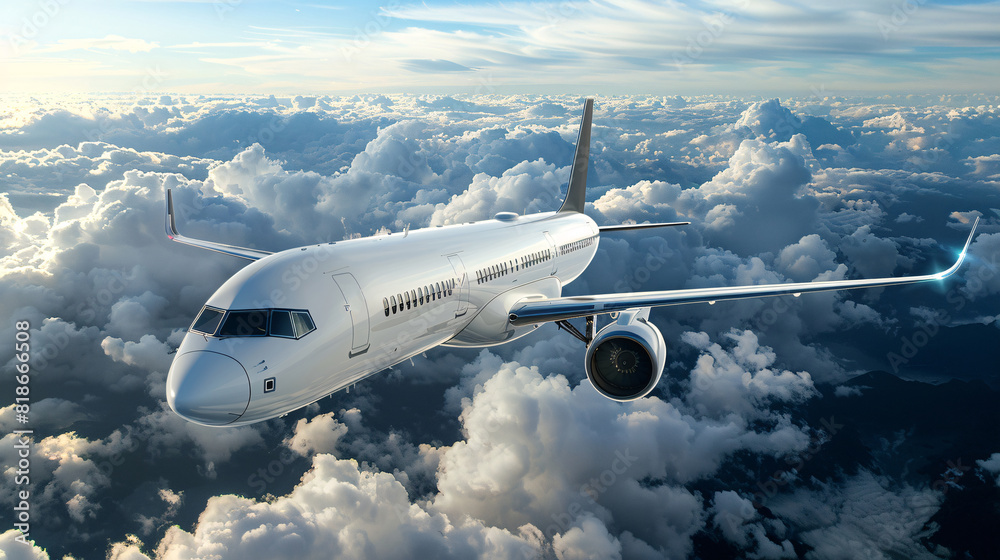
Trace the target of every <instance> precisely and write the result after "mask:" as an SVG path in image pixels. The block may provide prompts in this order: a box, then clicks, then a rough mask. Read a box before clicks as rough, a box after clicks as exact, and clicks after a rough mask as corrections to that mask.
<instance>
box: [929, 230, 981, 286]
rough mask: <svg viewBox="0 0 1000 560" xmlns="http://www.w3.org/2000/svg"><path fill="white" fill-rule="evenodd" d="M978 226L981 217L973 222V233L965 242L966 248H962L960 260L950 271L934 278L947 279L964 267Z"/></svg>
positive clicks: (971, 232)
mask: <svg viewBox="0 0 1000 560" xmlns="http://www.w3.org/2000/svg"><path fill="white" fill-rule="evenodd" d="M978 225H979V216H976V221H974V222H972V231H970V232H969V238H968V239H966V240H965V247H962V252H961V253H960V254H959V255H958V260H957V261H955V264H953V265H951V268H949V269H948V270H942V271H941V272H938V273H937V274H935V275H934V276H936V277H938V278H941V279H943V278H947V277H949V276H951V275H952V274H955V271H956V270H958V269H959V268H960V267H961V266H962V263H963V262H965V256H966V255H967V254H968V253H969V245H971V244H972V238H973V237H975V235H976V227H977V226H978Z"/></svg>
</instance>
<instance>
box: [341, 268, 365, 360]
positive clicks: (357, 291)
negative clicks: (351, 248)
mask: <svg viewBox="0 0 1000 560" xmlns="http://www.w3.org/2000/svg"><path fill="white" fill-rule="evenodd" d="M333 281H334V283H336V284H337V288H339V289H340V293H341V295H343V296H344V302H345V304H344V309H345V310H346V311H347V312H348V314H349V315H350V316H351V323H352V324H353V326H354V329H353V331H352V332H353V334H354V342H353V343H352V344H351V353H350V357H352V358H353V357H354V356H357V355H358V354H363V353H365V352H367V351H368V347H369V346H370V344H369V342H368V333H369V320H368V303H367V302H366V301H365V295H364V294H363V293H362V292H361V286H359V285H358V281H357V280H355V279H354V275H352V274H349V273H345V274H334V275H333Z"/></svg>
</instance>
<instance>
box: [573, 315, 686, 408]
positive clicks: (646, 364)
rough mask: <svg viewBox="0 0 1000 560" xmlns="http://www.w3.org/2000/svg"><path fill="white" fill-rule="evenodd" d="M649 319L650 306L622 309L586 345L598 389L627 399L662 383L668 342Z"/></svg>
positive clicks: (589, 375) (587, 361)
mask: <svg viewBox="0 0 1000 560" xmlns="http://www.w3.org/2000/svg"><path fill="white" fill-rule="evenodd" d="M648 319H649V308H648V307H642V308H638V309H628V310H626V311H623V312H622V313H620V314H619V315H618V318H617V320H615V322H614V323H611V324H610V325H608V326H606V327H604V328H603V329H601V330H600V331H599V332H598V333H597V336H595V337H594V340H593V341H592V342H591V343H590V346H588V347H587V355H586V358H585V364H584V365H585V367H586V369H587V378H588V379H590V382H591V383H592V384H593V385H594V388H595V389H597V392H598V393H601V394H602V395H604V396H605V397H608V398H609V399H611V400H615V401H619V402H627V401H632V400H635V399H639V398H642V397H645V396H646V395H648V394H649V393H650V391H652V390H653V388H654V387H656V384H657V383H659V381H660V376H661V375H662V374H663V366H664V365H665V364H666V360H667V345H666V343H664V341H663V335H662V334H660V330H659V329H657V328H656V327H655V326H653V324H652V323H650V322H649V321H648Z"/></svg>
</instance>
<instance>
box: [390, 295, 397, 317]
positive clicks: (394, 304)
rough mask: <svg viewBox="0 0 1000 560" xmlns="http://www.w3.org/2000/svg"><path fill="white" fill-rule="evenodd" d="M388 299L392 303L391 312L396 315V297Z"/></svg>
mask: <svg viewBox="0 0 1000 560" xmlns="http://www.w3.org/2000/svg"><path fill="white" fill-rule="evenodd" d="M389 299H390V300H391V301H392V312H393V313H394V314H395V313H396V296H390V297H389Z"/></svg>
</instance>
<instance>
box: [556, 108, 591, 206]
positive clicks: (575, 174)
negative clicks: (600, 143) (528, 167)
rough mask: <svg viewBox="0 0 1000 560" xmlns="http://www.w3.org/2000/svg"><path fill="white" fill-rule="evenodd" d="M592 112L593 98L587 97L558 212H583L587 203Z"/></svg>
mask: <svg viewBox="0 0 1000 560" xmlns="http://www.w3.org/2000/svg"><path fill="white" fill-rule="evenodd" d="M593 113H594V100H593V99H587V102H586V103H584V105H583V120H581V121H580V136H579V137H577V139H576V155H575V156H574V157H573V166H572V167H571V168H570V172H569V186H568V187H567V188H566V200H564V201H563V204H562V206H561V207H560V208H559V211H560V212H580V213H582V212H583V209H584V206H586V204H587V167H588V162H589V160H590V121H591V118H592V116H593Z"/></svg>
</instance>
